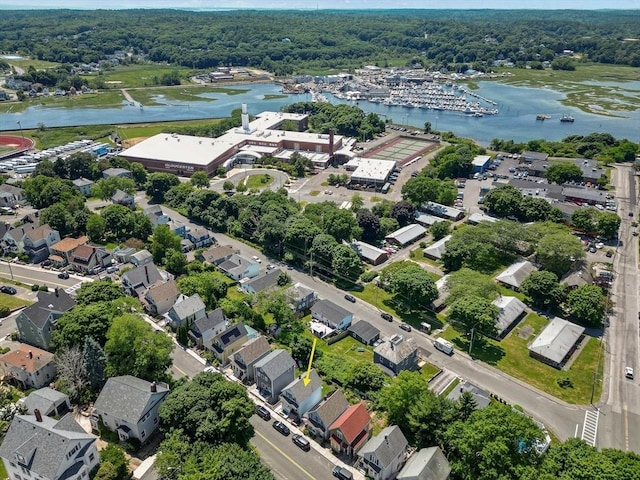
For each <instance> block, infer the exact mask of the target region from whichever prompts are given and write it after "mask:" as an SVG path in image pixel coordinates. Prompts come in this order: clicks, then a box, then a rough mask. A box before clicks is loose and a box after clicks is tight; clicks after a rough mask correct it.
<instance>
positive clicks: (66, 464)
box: [0, 410, 100, 480]
mask: <svg viewBox="0 0 640 480" xmlns="http://www.w3.org/2000/svg"><path fill="white" fill-rule="evenodd" d="M96 440H97V439H96V437H95V436H94V435H91V434H88V433H86V432H85V431H84V429H83V428H82V427H81V426H80V425H79V424H78V423H77V422H76V421H75V420H74V419H73V416H72V415H71V414H70V413H68V414H67V415H65V416H64V417H62V418H61V419H60V420H56V419H54V418H51V417H46V416H43V415H42V413H41V412H40V411H39V410H36V411H35V412H34V415H16V416H15V417H14V419H13V421H12V422H11V426H10V427H9V430H8V431H7V434H6V435H5V437H4V439H3V441H2V445H1V446H0V457H2V462H3V463H4V468H5V470H6V472H7V476H8V478H9V480H25V479H26V478H29V479H31V478H35V479H38V480H81V479H87V478H89V474H90V473H91V472H92V471H93V470H94V469H95V468H96V467H97V466H98V463H99V462H100V456H99V455H98V449H97V441H96Z"/></svg>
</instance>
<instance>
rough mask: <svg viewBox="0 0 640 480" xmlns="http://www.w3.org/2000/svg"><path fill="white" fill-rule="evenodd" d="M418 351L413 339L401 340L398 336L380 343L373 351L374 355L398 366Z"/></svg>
mask: <svg viewBox="0 0 640 480" xmlns="http://www.w3.org/2000/svg"><path fill="white" fill-rule="evenodd" d="M417 349H418V347H417V345H416V341H415V340H414V339H413V338H407V339H403V338H402V337H401V336H400V335H398V336H397V337H396V336H394V337H393V338H391V339H389V340H388V341H385V342H382V343H381V344H380V345H378V346H377V347H376V348H374V349H373V351H374V352H375V353H377V354H378V355H380V356H381V357H384V358H386V359H387V360H389V361H390V362H391V363H393V364H395V365H398V364H400V363H401V362H402V361H403V360H404V359H405V358H407V357H409V356H411V355H412V354H413V353H414V352H415V351H416V350H417Z"/></svg>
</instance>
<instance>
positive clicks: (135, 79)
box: [82, 64, 194, 88]
mask: <svg viewBox="0 0 640 480" xmlns="http://www.w3.org/2000/svg"><path fill="white" fill-rule="evenodd" d="M173 71H177V72H178V73H179V74H180V77H181V78H187V77H189V76H190V75H191V74H193V73H194V71H193V70H192V69H190V68H186V67H180V66H173V65H155V64H144V65H125V66H118V67H114V68H113V69H111V70H107V71H105V72H104V73H103V74H101V75H100V76H99V77H100V79H102V80H104V82H105V83H106V85H107V87H108V88H133V87H150V86H158V85H159V79H160V78H161V77H162V76H163V75H164V74H166V73H171V72H173ZM96 77H97V75H83V76H82V78H83V79H85V80H87V81H91V80H94V79H95V78H96Z"/></svg>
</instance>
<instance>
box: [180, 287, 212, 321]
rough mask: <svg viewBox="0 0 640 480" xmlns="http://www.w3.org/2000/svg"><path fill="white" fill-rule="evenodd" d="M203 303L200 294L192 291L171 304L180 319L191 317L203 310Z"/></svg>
mask: <svg viewBox="0 0 640 480" xmlns="http://www.w3.org/2000/svg"><path fill="white" fill-rule="evenodd" d="M204 308H205V305H204V302H203V301H202V299H201V298H200V295H198V294H197V293H194V294H193V295H191V296H190V297H187V298H185V299H184V300H182V301H181V302H178V303H176V304H175V305H174V306H173V311H174V313H175V314H176V316H177V317H178V318H179V319H180V320H184V319H186V318H189V317H192V316H193V315H195V314H196V313H197V312H198V311H200V310H204Z"/></svg>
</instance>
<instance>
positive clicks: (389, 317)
mask: <svg viewBox="0 0 640 480" xmlns="http://www.w3.org/2000/svg"><path fill="white" fill-rule="evenodd" d="M380 316H381V317H382V318H384V319H385V320H386V321H387V322H393V317H392V316H391V314H389V313H386V312H382V313H381V314H380Z"/></svg>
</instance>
